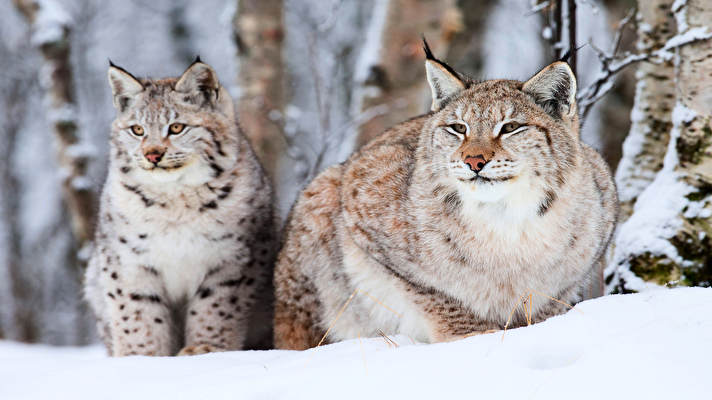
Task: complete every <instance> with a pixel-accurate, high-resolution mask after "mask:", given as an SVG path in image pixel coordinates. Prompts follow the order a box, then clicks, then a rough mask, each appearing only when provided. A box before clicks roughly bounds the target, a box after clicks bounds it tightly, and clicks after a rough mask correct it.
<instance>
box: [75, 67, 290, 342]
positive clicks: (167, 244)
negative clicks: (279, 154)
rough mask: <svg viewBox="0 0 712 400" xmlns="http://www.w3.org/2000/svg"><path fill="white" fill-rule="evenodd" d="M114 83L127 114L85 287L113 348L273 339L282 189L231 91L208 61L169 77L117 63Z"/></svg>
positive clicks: (114, 148) (119, 120)
mask: <svg viewBox="0 0 712 400" xmlns="http://www.w3.org/2000/svg"><path fill="white" fill-rule="evenodd" d="M109 82H110V84H111V86H112V90H113V95H114V104H115V106H116V108H117V111H118V112H117V117H116V119H115V120H114V122H113V124H112V131H111V160H110V167H109V174H108V177H107V179H106V184H105V186H104V189H103V193H102V196H101V206H100V208H101V211H100V216H99V223H98V229H97V234H96V243H95V248H94V251H93V254H92V256H91V260H90V262H89V268H88V271H87V275H86V288H85V292H86V298H87V299H88V301H89V303H90V304H91V307H92V308H93V310H94V312H95V314H96V316H97V319H98V327H99V332H100V335H101V337H102V338H103V340H104V342H105V344H106V347H107V348H108V350H109V353H110V354H111V355H114V356H125V355H131V354H140V355H155V356H167V355H174V354H176V352H178V351H179V350H180V354H197V353H203V352H208V351H219V350H231V349H241V348H243V347H244V346H245V345H246V337H247V336H248V328H249V330H250V341H252V342H253V344H254V342H256V341H261V342H262V343H261V344H262V345H264V344H265V342H267V343H268V342H270V341H271V335H270V334H271V326H270V325H271V324H270V322H271V319H272V317H271V315H269V316H267V318H265V315H264V314H265V313H267V314H269V308H268V307H266V306H267V305H268V304H269V302H270V298H269V297H271V295H269V293H270V292H271V276H272V263H273V259H274V255H275V253H276V251H275V247H276V232H275V224H274V218H273V211H272V190H271V187H270V184H269V182H268V179H267V178H266V177H265V174H264V173H263V171H262V168H261V167H260V165H259V163H258V161H257V159H256V158H255V156H254V154H253V152H252V149H251V148H250V146H249V144H248V142H247V140H246V139H245V137H244V136H243V135H242V133H241V132H240V130H239V127H238V125H237V122H236V120H235V116H234V114H233V103H232V100H231V99H230V96H229V95H228V93H227V91H226V90H225V89H224V88H223V87H222V86H220V84H219V83H218V80H217V77H216V75H215V72H214V71H213V70H212V69H211V68H210V67H209V66H208V65H207V64H204V63H202V62H200V61H196V62H195V63H194V64H193V65H192V66H191V67H190V68H188V70H187V71H186V72H185V73H184V74H183V75H182V76H181V77H180V78H178V79H162V80H148V79H142V80H138V79H136V78H134V77H133V76H131V74H129V73H128V72H126V71H124V70H123V69H121V68H119V67H116V66H113V65H112V66H111V67H110V69H109ZM173 124H178V125H175V126H174V125H173ZM137 126H138V127H139V128H136V127H137ZM172 126H173V128H175V130H178V128H180V127H181V126H183V129H182V130H181V131H180V132H179V133H175V132H172V131H171V127H172ZM132 127H133V128H132ZM136 132H140V133H141V135H137V134H136ZM157 154H163V155H162V157H161V158H160V160H159V161H158V162H154V161H156V157H157ZM256 310H259V311H256ZM259 317H262V320H261V321H259V320H257V319H258V318H259ZM181 349H182V350H181Z"/></svg>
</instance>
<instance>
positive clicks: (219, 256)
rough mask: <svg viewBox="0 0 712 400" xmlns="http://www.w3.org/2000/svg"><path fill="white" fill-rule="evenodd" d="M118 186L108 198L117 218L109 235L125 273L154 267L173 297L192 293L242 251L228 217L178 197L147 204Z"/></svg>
mask: <svg viewBox="0 0 712 400" xmlns="http://www.w3.org/2000/svg"><path fill="white" fill-rule="evenodd" d="M121 190H122V189H117V190H116V192H117V195H115V196H112V201H111V209H112V211H113V212H114V213H115V218H114V221H115V222H114V230H113V232H111V233H110V235H111V236H114V238H113V241H112V243H113V246H114V247H115V248H116V251H117V253H118V254H119V255H120V256H121V260H122V266H121V267H122V269H124V270H125V273H127V274H130V271H131V270H132V269H133V270H136V271H138V270H139V269H140V268H141V266H150V267H151V268H154V269H155V270H156V271H158V273H159V276H160V278H161V280H162V283H163V288H162V289H163V290H164V291H165V294H166V295H167V296H168V298H169V299H171V300H179V299H184V298H186V297H189V296H191V295H193V294H194V293H195V292H196V290H197V289H198V287H199V285H200V284H201V282H202V281H203V279H204V277H205V275H206V273H207V272H208V271H209V270H210V269H211V268H214V267H217V266H220V265H221V264H222V263H224V262H225V260H233V259H235V257H236V256H237V255H238V254H239V253H240V252H242V251H244V249H242V248H241V245H240V244H239V243H238V242H236V241H235V240H234V239H233V236H234V234H235V232H234V226H232V225H231V224H230V223H229V221H230V220H229V219H227V220H225V221H223V220H222V219H221V218H220V216H219V215H216V213H215V212H212V210H207V211H205V210H204V211H202V212H201V211H199V210H198V207H195V206H191V205H189V204H187V203H182V202H180V201H175V202H171V203H168V204H166V205H165V206H161V204H160V202H158V201H157V202H156V203H155V204H152V205H151V206H150V207H146V205H145V203H144V202H143V201H142V200H141V198H140V196H137V195H136V194H135V193H129V192H126V191H125V190H124V191H123V192H122V191H121ZM198 204H199V202H198ZM227 211H228V210H223V212H227ZM226 238H227V239H226Z"/></svg>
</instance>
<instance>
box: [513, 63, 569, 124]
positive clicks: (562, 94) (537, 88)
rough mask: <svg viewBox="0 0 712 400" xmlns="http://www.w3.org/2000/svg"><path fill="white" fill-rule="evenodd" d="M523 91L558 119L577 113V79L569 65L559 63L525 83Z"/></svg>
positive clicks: (548, 67)
mask: <svg viewBox="0 0 712 400" xmlns="http://www.w3.org/2000/svg"><path fill="white" fill-rule="evenodd" d="M522 90H523V91H524V92H525V93H528V94H530V95H531V96H532V97H534V102H536V103H537V104H538V105H539V106H540V107H541V108H543V109H544V111H546V112H547V113H548V114H549V115H551V116H552V117H554V118H556V119H561V118H562V117H567V118H570V117H572V116H573V115H574V114H575V113H576V77H575V76H574V73H573V71H571V68H570V67H569V65H568V64H567V63H565V62H563V61H557V62H555V63H553V64H551V65H549V66H547V67H546V68H544V69H542V70H541V71H539V73H537V74H536V75H534V76H533V77H532V78H531V79H529V80H528V81H526V82H525V83H524V86H522Z"/></svg>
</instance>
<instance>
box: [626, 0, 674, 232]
mask: <svg viewBox="0 0 712 400" xmlns="http://www.w3.org/2000/svg"><path fill="white" fill-rule="evenodd" d="M673 1H674V0H647V1H641V2H640V4H639V9H638V15H637V20H638V43H637V47H638V50H639V51H645V50H647V49H655V50H657V49H660V48H662V47H663V45H664V44H665V43H666V42H667V41H668V40H669V39H670V38H672V37H673V36H674V35H675V19H674V17H673V13H672V4H673ZM636 78H637V85H636V89H635V106H634V108H633V111H632V112H631V123H632V125H631V129H630V132H629V133H628V136H627V137H626V139H625V141H624V142H623V155H622V158H621V161H620V164H619V166H618V169H617V171H616V183H617V185H618V193H619V197H620V202H621V215H620V219H621V221H620V222H623V221H625V220H626V219H628V217H629V216H630V214H632V213H633V204H635V200H636V199H637V198H638V196H639V195H640V193H641V192H642V191H643V190H644V189H645V188H646V187H647V186H648V185H649V184H650V183H651V182H652V181H653V179H654V178H655V174H656V173H657V172H658V171H660V169H661V168H662V166H663V158H664V156H665V150H666V148H667V143H668V140H669V139H670V129H671V128H672V109H673V108H674V107H675V86H674V82H673V81H674V66H673V60H672V59H670V60H663V61H661V62H659V63H651V62H643V63H641V64H640V65H639V66H638V71H637V73H636Z"/></svg>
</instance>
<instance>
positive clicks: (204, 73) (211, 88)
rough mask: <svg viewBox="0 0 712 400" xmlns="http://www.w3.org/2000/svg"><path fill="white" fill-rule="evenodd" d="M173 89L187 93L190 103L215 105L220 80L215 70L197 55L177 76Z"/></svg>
mask: <svg viewBox="0 0 712 400" xmlns="http://www.w3.org/2000/svg"><path fill="white" fill-rule="evenodd" d="M175 90H176V91H177V92H181V93H184V94H187V95H189V96H188V97H187V98H186V100H187V101H190V102H192V103H195V104H198V105H203V104H205V103H209V104H213V105H215V103H216V102H217V100H218V97H219V93H220V82H218V76H217V74H216V73H215V71H214V70H213V69H212V68H211V67H210V66H209V65H208V64H205V63H204V62H202V61H200V57H198V58H196V59H195V61H194V62H193V64H191V65H190V67H188V69H187V70H185V72H183V75H181V77H180V78H178V81H177V82H176V86H175Z"/></svg>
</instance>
